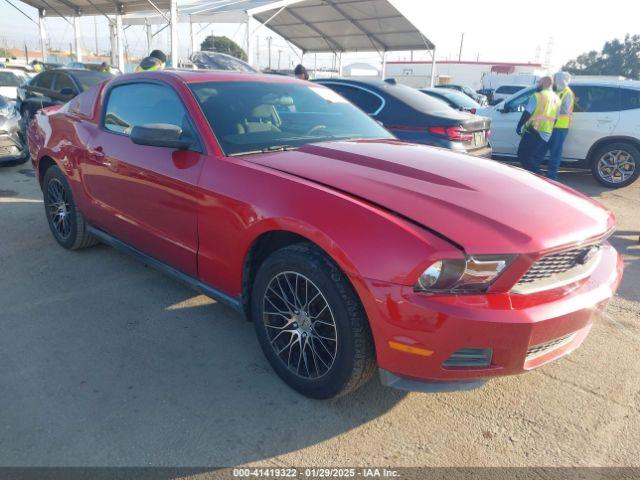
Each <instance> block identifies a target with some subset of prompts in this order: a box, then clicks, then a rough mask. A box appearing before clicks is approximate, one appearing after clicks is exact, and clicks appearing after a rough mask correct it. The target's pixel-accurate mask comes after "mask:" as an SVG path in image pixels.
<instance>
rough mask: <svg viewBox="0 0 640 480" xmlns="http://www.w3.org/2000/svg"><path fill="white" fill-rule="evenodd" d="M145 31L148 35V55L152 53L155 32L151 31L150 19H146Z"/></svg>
mask: <svg viewBox="0 0 640 480" xmlns="http://www.w3.org/2000/svg"><path fill="white" fill-rule="evenodd" d="M144 29H145V31H146V34H147V55H148V54H149V52H151V42H152V41H153V30H151V22H149V19H147V18H145V19H144Z"/></svg>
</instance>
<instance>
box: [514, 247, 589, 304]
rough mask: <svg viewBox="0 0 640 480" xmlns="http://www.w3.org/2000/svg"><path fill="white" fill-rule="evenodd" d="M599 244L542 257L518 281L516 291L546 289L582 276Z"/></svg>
mask: <svg viewBox="0 0 640 480" xmlns="http://www.w3.org/2000/svg"><path fill="white" fill-rule="evenodd" d="M599 251H600V245H587V246H584V247H580V248H574V249H571V250H565V251H562V252H558V253H553V254H551V255H547V256H545V257H542V258H541V259H540V260H538V261H537V262H536V263H534V264H533V266H532V267H531V268H530V269H529V271H528V272H527V273H525V274H524V276H523V277H522V278H521V279H520V280H519V281H518V283H517V284H516V287H515V288H514V289H513V291H514V292H516V293H532V292H534V291H540V290H547V289H550V288H555V287H558V286H560V285H566V284H568V283H572V282H575V281H577V280H579V279H581V278H584V277H585V276H586V275H587V274H588V273H590V270H591V268H592V266H593V265H594V264H595V262H596V259H597V258H598V253H599Z"/></svg>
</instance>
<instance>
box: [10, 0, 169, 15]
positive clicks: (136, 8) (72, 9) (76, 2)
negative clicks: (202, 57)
mask: <svg viewBox="0 0 640 480" xmlns="http://www.w3.org/2000/svg"><path fill="white" fill-rule="evenodd" d="M21 1H22V2H23V3H26V4H27V5H30V6H32V7H35V8H37V9H43V10H44V11H45V16H47V17H71V16H73V15H75V14H76V11H78V10H79V11H80V13H81V14H82V15H113V14H115V13H116V9H117V8H118V5H122V10H123V12H122V13H125V14H126V13H136V12H148V11H151V10H153V7H152V6H151V4H150V3H149V2H148V1H147V0H118V1H115V0H114V1H110V0H21ZM152 1H153V3H154V4H155V5H156V6H157V7H158V8H159V9H161V10H169V0H152Z"/></svg>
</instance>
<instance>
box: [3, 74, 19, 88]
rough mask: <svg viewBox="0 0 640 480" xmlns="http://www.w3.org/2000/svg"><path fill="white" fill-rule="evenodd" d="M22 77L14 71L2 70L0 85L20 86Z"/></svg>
mask: <svg viewBox="0 0 640 480" xmlns="http://www.w3.org/2000/svg"><path fill="white" fill-rule="evenodd" d="M20 83H22V82H21V81H20V79H19V78H18V76H17V75H15V74H14V73H13V72H0V87H19V86H20Z"/></svg>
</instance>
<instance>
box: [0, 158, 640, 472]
mask: <svg viewBox="0 0 640 480" xmlns="http://www.w3.org/2000/svg"><path fill="white" fill-rule="evenodd" d="M561 178H562V181H564V182H566V183H568V184H569V185H571V186H573V187H574V188H576V189H578V190H581V191H582V192H585V193H587V194H588V195H591V196H592V197H594V198H596V199H598V200H599V201H601V202H603V203H604V204H605V205H607V206H609V207H610V208H612V209H613V210H614V211H615V212H616V215H617V217H618V220H619V230H618V232H617V233H616V234H615V236H614V237H613V239H612V242H613V243H614V245H615V246H616V248H617V249H618V250H619V251H620V252H621V253H622V254H624V257H625V264H626V271H625V277H624V280H623V283H622V285H621V287H620V290H619V292H618V296H617V297H616V298H615V299H614V300H613V301H612V302H611V304H610V306H609V308H608V310H607V313H608V316H607V318H605V319H603V320H602V321H600V322H599V323H597V325H595V327H594V329H593V331H592V333H591V335H590V336H589V338H588V339H587V341H586V342H585V344H584V345H583V346H582V348H580V349H579V350H578V351H576V352H574V353H573V354H572V355H571V356H569V357H567V358H564V359H562V360H560V361H557V362H555V363H552V364H550V365H548V366H545V367H543V368H541V369H538V370H536V371H534V372H531V373H529V374H526V375H522V376H517V377H510V378H503V379H498V380H494V381H491V382H489V383H488V384H487V385H486V386H485V387H483V388H482V389H479V390H475V391H472V392H464V393H451V394H431V395H428V394H405V393H401V392H397V391H394V390H389V389H385V388H383V387H381V386H380V385H379V384H378V382H377V380H376V381H372V382H371V383H370V384H368V385H367V386H366V387H364V388H363V389H362V390H360V391H358V392H357V393H356V394H354V395H352V396H350V397H347V398H343V399H339V400H334V401H324V402H321V401H313V400H308V399H305V398H303V397H301V396H300V395H298V394H296V393H294V392H293V391H292V390H290V389H288V388H287V387H286V386H285V385H284V384H283V383H282V382H281V381H280V380H279V379H278V378H277V377H276V376H275V374H274V373H273V372H272V371H271V369H270V368H269V366H268V364H267V362H266V360H265V359H264V358H263V356H262V353H261V352H260V349H259V346H258V343H257V341H256V338H255V335H254V332H253V328H252V325H251V324H250V323H247V322H244V321H242V320H241V318H240V317H239V316H238V315H237V314H236V313H234V312H233V311H231V310H229V309H227V308H226V307H224V306H222V305H219V304H216V303H215V302H214V301H212V300H211V299H208V298H207V297H204V296H201V295H196V294H194V292H192V291H190V290H188V289H187V288H185V287H183V286H182V285H180V284H178V283H176V282H175V281H173V280H172V279H170V278H167V277H165V276H163V275H161V274H160V273H157V272H156V271H154V270H152V269H150V268H147V267H145V266H144V265H142V264H140V263H138V262H136V261H135V260H133V259H131V258H129V257H127V256H125V255H122V254H120V253H117V252H116V251H114V250H112V249H110V248H107V247H104V246H99V247H96V248H93V249H89V250H85V251H81V252H67V251H65V250H63V249H61V248H60V247H58V246H57V245H56V244H55V242H54V240H53V238H52V237H51V235H50V234H49V231H48V227H47V223H46V220H45V217H44V213H43V205H42V200H41V193H40V191H39V189H38V186H37V182H36V180H35V178H34V176H33V172H32V170H31V167H30V164H23V165H17V166H11V167H3V168H0V285H1V286H2V288H1V289H0V305H1V306H2V307H1V310H0V466H20V465H31V466H51V465H63V466H66V465H83V466H120V465H128V466H145V465H158V466H220V465H238V464H257V465H263V466H285V465H297V466H327V465H344V466H347V465H378V466H384V465H390V466H396V467H397V466H425V465H428V466H470V465H474V466H527V465H536V466H573V465H590V466H591V465H598V466H608V465H616V466H640V381H639V380H640V362H639V361H638V358H639V357H640V326H639V320H640V315H639V313H640V288H639V285H640V244H638V234H639V231H640V213H639V211H640V182H636V184H635V185H633V186H630V187H627V188H625V189H622V190H604V189H602V188H601V187H599V186H598V185H596V183H595V182H594V181H593V180H592V178H591V176H590V175H588V174H586V173H578V172H570V173H563V174H562V177H561ZM550 214H551V212H550Z"/></svg>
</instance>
